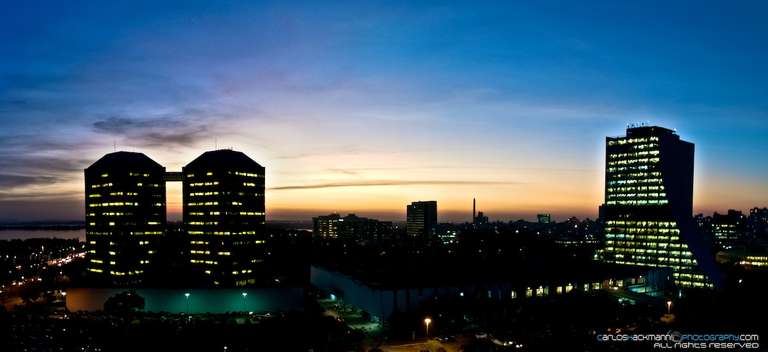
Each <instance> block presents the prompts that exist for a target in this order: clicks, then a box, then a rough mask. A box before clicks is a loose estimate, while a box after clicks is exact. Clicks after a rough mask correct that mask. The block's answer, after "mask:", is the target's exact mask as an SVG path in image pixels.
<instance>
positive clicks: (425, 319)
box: [424, 317, 432, 337]
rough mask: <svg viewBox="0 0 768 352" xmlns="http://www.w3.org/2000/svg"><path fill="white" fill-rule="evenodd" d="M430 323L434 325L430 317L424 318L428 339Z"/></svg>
mask: <svg viewBox="0 0 768 352" xmlns="http://www.w3.org/2000/svg"><path fill="white" fill-rule="evenodd" d="M430 323H432V319H430V318H429V317H427V318H424V327H425V330H426V335H427V337H429V324H430Z"/></svg>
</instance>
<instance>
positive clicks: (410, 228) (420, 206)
mask: <svg viewBox="0 0 768 352" xmlns="http://www.w3.org/2000/svg"><path fill="white" fill-rule="evenodd" d="M406 221H407V223H406V232H407V233H408V237H411V238H428V237H430V236H432V235H433V234H434V230H435V226H436V225H437V201H434V200H432V201H420V202H413V203H411V204H409V205H408V206H407V207H406Z"/></svg>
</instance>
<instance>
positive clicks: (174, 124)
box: [93, 110, 211, 147]
mask: <svg viewBox="0 0 768 352" xmlns="http://www.w3.org/2000/svg"><path fill="white" fill-rule="evenodd" d="M201 114H203V112H201V111H198V110H185V111H182V112H180V113H178V114H163V115H158V116H152V117H148V118H134V117H124V116H110V117H108V118H106V119H102V120H98V121H96V122H94V123H93V130H94V131H96V132H98V133H103V134H108V135H112V136H115V137H125V138H127V139H128V140H130V142H131V143H135V144H138V145H140V146H143V147H162V146H165V147H177V146H181V147H187V146H194V145H197V144H198V143H200V141H201V140H202V139H204V138H205V137H206V136H208V135H209V133H210V129H211V124H210V122H209V121H205V120H203V119H198V118H196V117H197V116H199V115H201Z"/></svg>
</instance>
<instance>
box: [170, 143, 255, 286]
mask: <svg viewBox="0 0 768 352" xmlns="http://www.w3.org/2000/svg"><path fill="white" fill-rule="evenodd" d="M264 171H265V170H264V167H263V166H261V165H259V164H258V163H256V162H255V161H253V160H252V159H251V158H249V157H248V156H247V155H245V154H243V153H241V152H238V151H233V150H215V151H209V152H205V153H203V154H202V155H200V156H199V157H197V158H196V159H195V160H193V161H192V162H190V163H189V164H187V165H186V166H184V167H183V169H182V174H183V180H184V181H183V197H184V210H183V218H184V224H185V226H186V229H187V234H188V236H189V240H190V263H191V264H192V267H193V268H194V269H196V270H198V271H199V272H202V273H204V274H205V275H207V276H208V277H209V278H210V282H211V283H212V284H214V285H216V286H243V285H248V284H254V283H256V282H257V280H258V276H259V271H260V269H261V265H260V264H261V263H262V261H263V260H264V257H265V253H266V248H265V247H266V243H265V241H266V238H265V234H264V222H265V208H264Z"/></svg>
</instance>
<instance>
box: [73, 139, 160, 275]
mask: <svg viewBox="0 0 768 352" xmlns="http://www.w3.org/2000/svg"><path fill="white" fill-rule="evenodd" d="M164 174H165V168H164V167H162V166H161V165H160V164H158V163H156V162H155V161H153V160H152V159H150V158H149V157H147V156H146V155H144V154H141V153H132V152H122V151H121V152H115V153H110V154H107V155H105V156H103V157H102V158H101V159H99V160H98V161H96V162H95V163H93V165H91V166H89V167H88V168H87V169H85V219H86V221H85V236H86V241H87V250H88V252H87V270H88V273H89V275H92V276H95V277H98V278H100V279H102V280H104V281H105V282H111V283H112V284H115V285H131V284H137V283H141V282H142V280H143V278H144V277H145V271H146V270H147V268H148V267H149V265H150V264H151V263H153V261H154V255H155V251H156V246H157V243H158V242H159V240H161V239H162V236H163V234H164V231H165V220H166V219H165V218H166V212H165V207H166V202H165V182H164V181H163V177H164Z"/></svg>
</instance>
